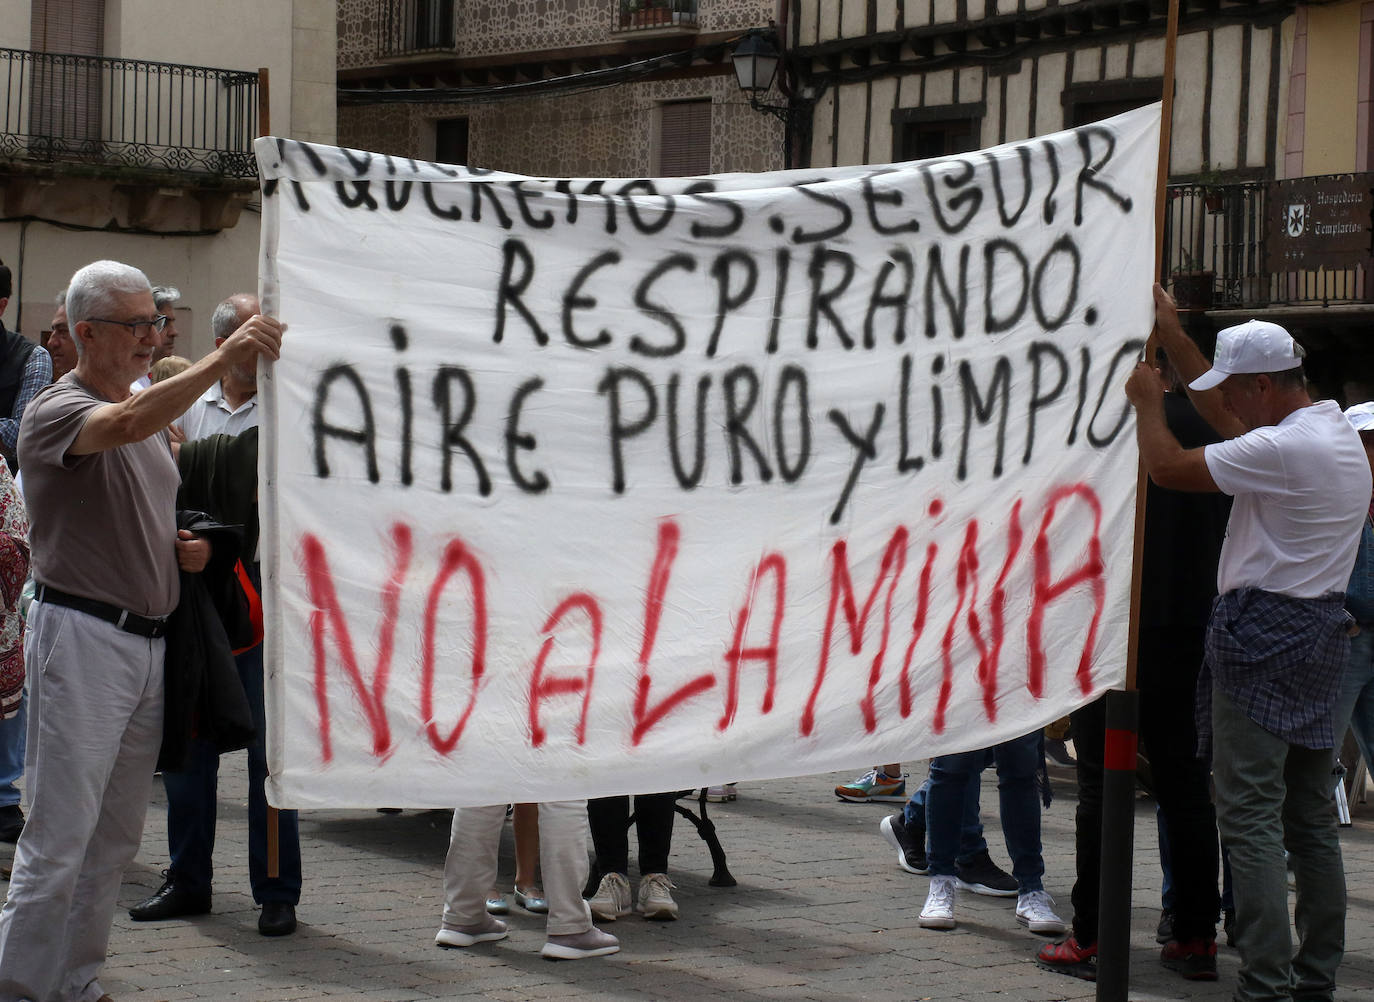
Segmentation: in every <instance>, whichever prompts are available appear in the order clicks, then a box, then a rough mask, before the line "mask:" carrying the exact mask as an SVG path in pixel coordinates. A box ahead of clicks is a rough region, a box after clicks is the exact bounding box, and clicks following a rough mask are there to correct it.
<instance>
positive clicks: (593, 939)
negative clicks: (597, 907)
mask: <svg viewBox="0 0 1374 1002" xmlns="http://www.w3.org/2000/svg"><path fill="white" fill-rule="evenodd" d="M619 950H620V940H618V939H616V938H615V937H614V936H612V935H611V934H610V933H608V932H602V931H601V930H600V929H598V928H597V927H596V926H592V927H591V928H590V929H588V930H587V931H586V932H579V933H576V934H573V935H568V936H550V937H549V938H548V941H547V942H545V943H544V949H542V950H540V951H539V955H540V956H541V957H543V958H544V959H545V960H586V959H587V958H588V957H604V956H607V955H608V954H612V953H617V952H619Z"/></svg>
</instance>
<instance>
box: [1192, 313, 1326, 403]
mask: <svg viewBox="0 0 1374 1002" xmlns="http://www.w3.org/2000/svg"><path fill="white" fill-rule="evenodd" d="M1305 354H1307V353H1306V352H1305V351H1303V350H1302V346H1301V345H1300V344H1298V342H1296V341H1294V340H1293V338H1292V336H1291V335H1290V334H1289V333H1288V332H1287V331H1286V330H1284V329H1283V328H1282V327H1280V326H1279V325H1278V324H1271V323H1270V322H1269V321H1268V320H1247V321H1246V322H1245V323H1243V324H1237V325H1236V326H1235V327H1227V328H1226V329H1225V330H1223V331H1222V332H1221V333H1219V334H1218V335H1217V351H1216V357H1215V358H1213V360H1212V367H1211V368H1210V369H1208V370H1207V371H1206V372H1204V373H1203V374H1202V375H1200V376H1198V377H1197V379H1194V380H1193V381H1192V382H1191V383H1189V384H1188V388H1189V389H1192V390H1210V389H1211V388H1212V387H1214V386H1219V385H1220V384H1221V382H1222V381H1223V380H1224V379H1226V377H1227V376H1231V375H1235V374H1236V373H1240V372H1282V371H1284V370H1285V369H1296V368H1297V367H1298V366H1299V365H1302V358H1303V356H1304V355H1305Z"/></svg>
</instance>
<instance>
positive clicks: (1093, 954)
mask: <svg viewBox="0 0 1374 1002" xmlns="http://www.w3.org/2000/svg"><path fill="white" fill-rule="evenodd" d="M1035 962H1036V964H1038V965H1039V966H1041V967H1043V968H1044V969H1045V970H1047V971H1057V972H1058V973H1060V974H1068V975H1070V976H1071V977H1075V978H1082V979H1083V980H1084V981H1096V980H1097V944H1096V943H1091V944H1089V945H1088V946H1084V945H1083V944H1082V943H1080V942H1078V940H1076V939H1074V938H1073V937H1072V936H1070V937H1069V938H1068V939H1066V940H1064V942H1062V943H1046V944H1045V945H1044V946H1042V947H1041V948H1040V949H1039V950H1037V951H1036V953H1035Z"/></svg>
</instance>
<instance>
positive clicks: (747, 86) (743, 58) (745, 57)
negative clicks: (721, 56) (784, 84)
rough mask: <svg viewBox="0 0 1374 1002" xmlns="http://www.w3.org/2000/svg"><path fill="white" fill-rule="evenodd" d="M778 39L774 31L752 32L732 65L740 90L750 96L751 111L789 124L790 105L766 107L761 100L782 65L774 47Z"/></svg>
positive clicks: (733, 55)
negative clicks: (762, 113)
mask: <svg viewBox="0 0 1374 1002" xmlns="http://www.w3.org/2000/svg"><path fill="white" fill-rule="evenodd" d="M776 37H777V36H776V35H775V34H774V33H773V30H772V29H771V28H750V29H749V31H748V32H746V33H745V36H744V37H743V38H742V39H740V41H739V44H738V45H736V46H735V51H734V52H733V53H732V54H731V55H730V61H731V62H732V63H734V64H735V78H736V80H738V81H739V88H740V90H742V91H744V93H745V94H747V95H749V107H751V108H753V109H754V110H755V111H762V112H767V113H768V114H770V115H774V116H776V117H778V118H780V119H782V121H783V122H788V123H790V120H791V118H792V107H791V105H790V104H764V103H763V102H761V101H760V100H759V96H760V95H762V94H766V93H768V90H769V88H771V87H772V86H773V78H774V77H775V76H776V75H777V72H778V63H779V62H780V61H781V57H780V56H779V55H778V49H777V46H776V45H775V44H774V40H775V38H776Z"/></svg>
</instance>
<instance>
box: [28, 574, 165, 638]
mask: <svg viewBox="0 0 1374 1002" xmlns="http://www.w3.org/2000/svg"><path fill="white" fill-rule="evenodd" d="M34 598H35V599H37V600H38V601H39V602H44V603H48V604H51V605H61V606H65V607H66V608H68V609H75V610H76V611H77V612H85V613H89V614H90V615H92V616H94V617H96V618H97V619H103V620H105V622H107V623H114V625H115V626H117V627H119V628H120V629H121V630H123V631H124V632H125V633H133V634H136V635H138V636H140V637H164V636H166V635H167V619H166V617H163V618H162V619H150V618H148V617H147V616H140V615H138V614H137V613H133V612H130V611H129V610H128V609H121V608H120V607H119V606H117V605H111V604H110V603H109V602H100V601H97V600H96V599H93V598H82V597H81V596H80V595H72V594H69V593H67V592H65V591H58V590H57V589H56V588H53V587H50V586H48V585H42V584H41V585H39V586H38V590H37V591H36V592H35V593H34Z"/></svg>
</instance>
